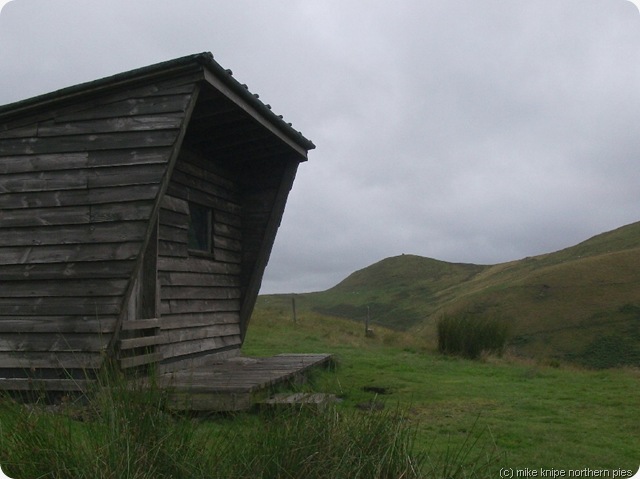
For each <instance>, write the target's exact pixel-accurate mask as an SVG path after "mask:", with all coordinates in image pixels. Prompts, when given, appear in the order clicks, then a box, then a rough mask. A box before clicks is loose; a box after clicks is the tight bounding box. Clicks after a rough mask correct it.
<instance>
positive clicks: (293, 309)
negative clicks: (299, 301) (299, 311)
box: [291, 296, 298, 324]
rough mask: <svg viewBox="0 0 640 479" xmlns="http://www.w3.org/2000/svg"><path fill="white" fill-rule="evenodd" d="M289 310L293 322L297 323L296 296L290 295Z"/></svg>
mask: <svg viewBox="0 0 640 479" xmlns="http://www.w3.org/2000/svg"><path fill="white" fill-rule="evenodd" d="M291 310H292V311H293V324H298V317H297V316H296V297H295V296H291Z"/></svg>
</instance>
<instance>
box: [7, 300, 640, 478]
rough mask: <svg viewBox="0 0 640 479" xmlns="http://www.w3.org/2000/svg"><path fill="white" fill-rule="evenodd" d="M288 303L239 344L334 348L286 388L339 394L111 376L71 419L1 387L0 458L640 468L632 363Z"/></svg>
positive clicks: (249, 471)
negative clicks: (297, 399) (437, 341)
mask: <svg viewBox="0 0 640 479" xmlns="http://www.w3.org/2000/svg"><path fill="white" fill-rule="evenodd" d="M287 306H289V308H290V304H287V302H286V301H285V299H283V298H273V297H261V298H259V301H258V306H257V308H256V311H255V313H254V316H253V318H252V323H251V325H250V327H249V333H248V336H247V339H246V342H245V345H244V353H245V354H246V355H253V356H261V355H272V354H278V353H283V352H292V353H296V352H297V353H299V352H302V353H312V352H322V353H332V354H333V355H334V356H335V360H336V365H335V367H332V368H330V369H329V370H325V371H317V372H315V373H314V374H312V375H311V377H310V380H309V381H308V382H307V383H305V384H302V385H297V386H295V388H297V389H300V390H311V391H316V392H325V393H332V394H335V395H336V396H337V397H338V398H340V400H341V401H340V402H339V403H337V404H336V405H335V406H333V407H329V408H327V409H326V410H325V411H324V412H321V413H314V412H312V411H306V410H299V411H296V410H293V411H280V412H275V413H274V412H259V411H251V412H246V413H237V414H234V415H210V416H207V417H198V418H192V417H189V416H180V415H178V416H176V415H173V414H169V413H168V412H167V411H166V410H165V409H164V408H163V406H162V404H163V401H162V394H158V393H159V392H157V391H155V392H154V391H151V393H146V392H139V391H133V392H131V391H129V389H128V388H122V387H121V384H119V383H118V382H116V383H115V384H112V385H110V384H107V387H106V388H105V389H103V390H102V391H99V392H98V395H97V396H96V399H94V400H93V401H92V402H91V403H90V404H89V406H85V407H84V408H83V409H80V411H82V416H81V417H79V416H78V415H77V412H78V410H77V409H75V408H71V411H76V414H75V416H68V415H66V414H62V413H60V412H57V413H52V412H49V411H47V410H43V409H39V408H38V407H35V408H34V407H25V406H21V405H16V404H14V403H12V402H11V401H9V400H8V399H7V398H0V464H2V465H3V468H5V471H6V472H8V473H11V475H12V477H14V478H16V479H18V478H25V479H30V478H41V479H42V478H70V479H72V478H73V479H76V478H92V479H101V478H114V479H115V478H118V479H129V478H135V479H151V478H153V479H162V478H188V479H194V478H202V479H204V478H207V479H216V478H220V479H222V478H224V479H232V478H235V479H260V478H263V479H276V478H283V479H284V478H287V479H291V478H305V479H313V478H337V477H349V478H354V479H357V478H361V479H400V478H403V479H409V478H415V479H418V478H433V479H466V478H476V479H488V478H498V477H502V476H501V471H502V473H504V472H505V471H506V472H507V473H508V472H509V471H513V473H514V474H518V471H523V470H525V469H526V468H528V469H529V470H535V471H542V470H549V469H556V470H558V471H565V472H566V473H567V474H568V471H570V470H573V471H576V470H578V471H583V470H585V468H589V470H591V471H602V472H603V473H605V474H609V476H604V477H614V476H613V473H614V471H619V470H626V471H633V472H635V471H636V470H637V469H638V466H639V465H640V435H638V424H640V408H638V397H640V372H639V371H638V370H637V369H632V368H623V369H608V370H599V371H595V370H585V369H579V368H577V367H575V366H566V365H563V364H560V363H558V362H554V363H550V364H545V363H544V362H540V363H537V362H533V361H528V362H527V361H523V360H521V359H511V358H509V357H508V356H506V357H503V358H493V357H484V358H482V359H481V360H478V361H471V360H464V359H457V358H452V357H446V356H441V355H438V354H436V353H435V352H434V351H433V350H432V349H431V347H429V346H426V345H425V344H424V342H423V340H422V338H420V336H417V335H412V334H410V333H407V332H398V331H391V330H385V329H382V328H376V329H375V331H374V334H373V335H369V336H365V332H364V326H363V324H359V323H356V322H350V321H345V320H344V319H337V318H330V317H327V316H321V315H319V314H315V313H310V312H301V313H300V314H299V315H298V316H297V320H296V322H295V323H294V322H293V320H292V316H291V314H290V309H288V308H287ZM114 386H115V387H114ZM539 473H540V472H539ZM507 475H508V474H507ZM629 475H630V474H626V475H624V476H619V477H628V476H629ZM514 477H517V476H514ZM520 477H522V476H520ZM529 477H531V476H529ZM579 477H594V476H593V475H591V476H585V475H584V474H583V475H581V476H579Z"/></svg>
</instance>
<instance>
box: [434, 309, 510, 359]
mask: <svg viewBox="0 0 640 479" xmlns="http://www.w3.org/2000/svg"><path fill="white" fill-rule="evenodd" d="M437 332H438V351H439V352H440V353H442V354H448V355H455V356H461V357H464V358H467V359H478V358H479V357H480V356H481V355H482V354H483V353H490V354H497V355H501V354H502V353H503V352H504V349H505V347H506V345H507V339H508V338H509V327H508V324H507V323H506V322H505V321H504V320H501V319H499V318H494V317H486V316H474V315H472V314H469V313H462V314H458V315H449V316H443V317H442V318H441V319H440V320H439V321H438V324H437Z"/></svg>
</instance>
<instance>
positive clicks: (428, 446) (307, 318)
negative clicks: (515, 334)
mask: <svg viewBox="0 0 640 479" xmlns="http://www.w3.org/2000/svg"><path fill="white" fill-rule="evenodd" d="M244 350H245V353H246V354H253V355H268V354H273V353H276V352H328V353H333V354H334V355H335V357H336V358H337V362H338V366H337V368H336V370H335V371H331V372H325V373H322V374H320V375H317V376H316V377H315V378H314V381H313V386H314V388H315V389H317V390H322V391H325V392H332V393H335V394H337V395H338V396H340V397H341V398H343V402H342V403H341V404H340V407H341V408H354V407H357V406H358V405H362V404H365V403H370V402H371V401H374V402H384V403H385V404H386V407H391V408H393V407H396V406H397V405H399V406H400V407H402V408H406V409H407V410H408V411H410V418H411V420H413V421H415V422H416V424H417V425H418V426H417V428H418V429H417V430H418V437H417V446H418V447H419V448H421V449H422V450H424V451H431V452H432V453H433V454H434V457H442V456H443V455H446V450H447V448H450V449H451V450H458V449H460V447H462V444H463V443H464V442H465V441H469V440H471V439H473V441H475V440H476V439H477V440H478V442H477V444H476V445H475V446H474V448H473V449H474V452H480V451H482V453H483V454H490V455H492V457H493V459H496V458H500V459H501V462H500V463H499V464H502V465H504V466H502V467H507V466H508V467H513V468H525V467H529V468H556V469H578V468H585V467H589V468H591V469H598V468H600V469H611V470H613V469H616V468H623V469H627V470H633V471H634V472H635V471H636V470H637V469H638V467H639V466H640V435H639V434H638V424H640V408H639V407H638V398H639V397H640V371H639V370H638V369H632V368H623V369H609V370H600V371H593V370H585V369H580V368H577V367H575V366H568V365H563V364H559V363H558V362H552V363H550V364H545V363H544V362H540V363H538V362H535V361H523V360H520V359H510V358H509V357H508V356H507V357H504V358H500V359H498V358H485V359H484V360H482V361H470V360H463V359H456V358H450V357H444V356H440V355H437V354H435V353H434V352H433V351H432V350H431V349H430V348H428V347H425V345H424V344H423V343H422V342H421V339H420V338H419V337H417V336H415V335H410V334H408V333H402V332H397V331H395V332H394V331H390V330H384V329H382V328H377V329H376V331H375V335H374V337H365V334H364V326H363V325H362V324H358V323H355V322H349V321H344V320H342V319H331V318H328V317H326V316H320V315H315V314H313V313H310V312H307V313H304V314H298V315H297V322H296V324H294V323H293V320H292V316H291V314H290V311H289V310H288V309H287V303H286V301H285V300H284V299H283V298H273V297H261V298H260V300H259V304H258V307H257V309H256V312H255V313H254V317H253V319H252V324H251V326H250V328H249V334H248V337H247V341H246V343H245V348H244ZM372 390H374V391H375V390H379V391H384V392H385V394H378V395H376V394H375V393H373V392H369V391H372Z"/></svg>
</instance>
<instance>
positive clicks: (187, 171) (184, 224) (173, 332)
mask: <svg viewBox="0 0 640 479" xmlns="http://www.w3.org/2000/svg"><path fill="white" fill-rule="evenodd" d="M189 200H191V201H194V202H197V203H199V204H202V205H205V206H209V207H211V208H212V209H213V235H214V237H213V242H214V251H213V254H205V253H197V252H193V251H189V249H188V247H187V232H188V227H189V207H188V201H189ZM241 214H242V211H241V196H240V191H239V187H238V184H237V182H236V181H235V180H234V179H233V178H230V177H229V174H228V173H225V172H222V171H220V170H219V169H216V167H215V165H214V164H213V163H212V162H210V161H206V160H205V159H203V158H200V157H198V156H197V155H196V154H193V153H188V152H184V154H182V156H181V157H179V159H178V162H177V164H176V167H175V170H174V172H173V176H172V178H171V181H170V183H169V187H168V190H167V194H166V195H165V197H164V198H163V201H162V203H161V210H160V227H159V235H158V237H159V243H158V255H159V256H158V278H159V282H160V300H161V303H160V313H161V317H160V323H161V330H162V334H163V336H164V340H163V341H164V343H165V344H163V345H161V346H158V350H159V351H160V352H162V354H163V357H164V361H163V367H162V371H171V370H177V369H181V368H184V367H185V365H188V364H192V361H191V360H192V359H194V358H196V357H198V356H203V357H204V356H205V355H209V358H211V357H212V356H211V355H218V356H220V357H224V356H228V355H230V353H237V352H238V351H239V348H240V345H241V340H240V326H239V311H240V305H241V300H242V298H241V296H242V293H241V288H240V273H241V253H242V233H241V226H242V218H241ZM186 367H188V366H186Z"/></svg>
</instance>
